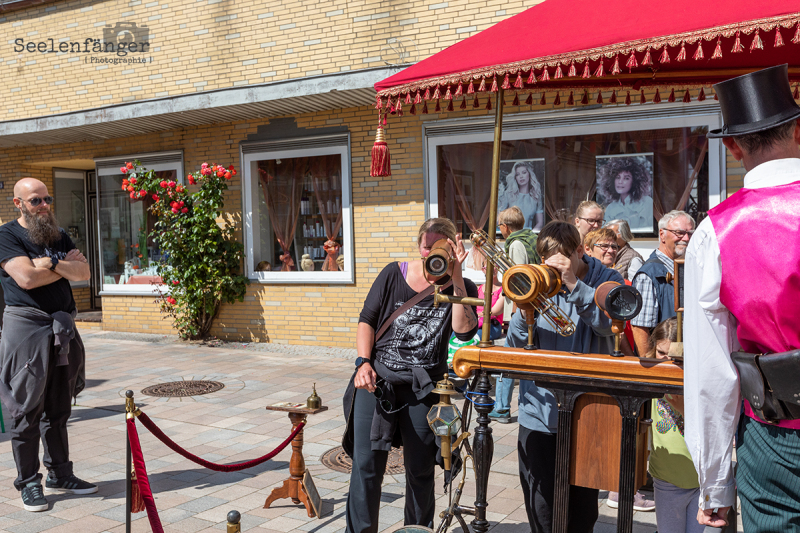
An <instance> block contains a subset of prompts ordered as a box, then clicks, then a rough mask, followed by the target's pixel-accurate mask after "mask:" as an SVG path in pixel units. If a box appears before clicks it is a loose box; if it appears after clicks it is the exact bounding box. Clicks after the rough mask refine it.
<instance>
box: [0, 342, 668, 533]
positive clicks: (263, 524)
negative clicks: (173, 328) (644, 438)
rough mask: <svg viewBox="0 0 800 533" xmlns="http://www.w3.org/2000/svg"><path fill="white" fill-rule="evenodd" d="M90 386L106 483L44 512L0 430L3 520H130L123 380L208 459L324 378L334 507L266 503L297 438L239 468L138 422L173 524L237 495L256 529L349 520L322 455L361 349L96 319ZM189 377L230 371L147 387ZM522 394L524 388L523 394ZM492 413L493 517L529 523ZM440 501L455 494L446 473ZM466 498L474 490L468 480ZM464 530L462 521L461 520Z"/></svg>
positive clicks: (241, 443) (84, 528)
mask: <svg viewBox="0 0 800 533" xmlns="http://www.w3.org/2000/svg"><path fill="white" fill-rule="evenodd" d="M83 337H84V342H85V344H86V350H87V365H86V366H87V372H86V377H87V388H86V390H85V391H84V392H83V393H82V394H81V395H80V396H79V397H78V402H77V406H75V407H74V408H73V414H72V418H71V419H70V424H69V435H70V449H71V458H72V460H73V461H74V463H75V473H76V474H77V475H78V476H79V477H81V478H84V479H87V480H90V481H92V482H95V483H97V484H98V486H99V492H98V493H97V494H93V495H89V496H48V500H49V502H50V508H49V510H48V511H46V512H42V513H29V512H26V511H25V510H23V509H22V501H21V499H20V497H19V493H18V492H17V491H16V490H15V489H14V487H13V485H12V481H13V479H14V478H15V477H16V469H15V466H14V460H13V457H12V454H11V444H10V438H9V434H8V433H5V434H2V435H0V530H2V531H9V532H12V533H37V532H41V531H47V532H52V533H55V532H81V533H95V532H105V531H108V532H124V529H125V525H124V520H125V516H124V503H125V494H124V481H123V480H124V469H125V425H124V416H123V414H122V413H123V411H124V393H125V391H126V390H127V389H132V390H134V391H135V392H136V400H137V404H138V405H139V406H140V407H141V408H142V409H143V410H144V411H145V412H147V414H148V415H149V416H150V417H151V418H152V419H153V420H154V421H155V422H156V423H157V424H158V425H159V426H160V427H161V428H162V429H163V430H164V432H165V433H166V434H167V435H169V436H170V437H171V438H172V439H173V440H175V441H176V442H177V443H179V444H180V445H181V446H183V447H184V448H186V449H187V450H189V451H190V452H192V453H194V454H196V455H200V456H202V457H204V458H206V459H208V460H210V461H214V462H219V463H233V462H240V461H245V460H249V459H252V458H255V457H259V456H261V455H263V454H265V453H267V452H268V451H269V450H272V449H273V448H274V447H275V446H277V445H278V444H279V443H280V442H281V441H283V440H284V439H285V438H286V437H287V436H288V435H289V432H290V431H291V425H290V422H289V420H288V417H287V416H286V414H285V413H280V412H272V411H266V410H265V409H264V407H265V406H266V405H270V404H274V403H276V402H282V401H287V402H303V401H305V399H306V397H307V396H308V395H309V393H310V391H311V386H312V384H313V383H316V388H317V391H318V393H319V395H320V396H321V397H322V399H323V402H324V403H325V404H326V405H328V406H329V407H330V409H329V410H328V411H326V412H323V413H320V414H318V415H314V416H312V417H309V421H308V426H307V428H306V430H305V446H304V452H305V459H306V465H307V467H308V468H309V470H310V471H311V473H312V475H313V477H314V480H315V483H316V486H317V488H318V489H319V492H320V495H321V496H322V498H323V500H324V505H325V511H326V513H327V514H326V515H325V516H324V517H323V518H321V519H317V518H313V519H311V518H309V517H308V516H307V514H306V512H305V510H304V509H303V508H302V507H301V506H297V505H293V504H292V503H291V502H290V501H289V500H278V501H276V502H275V503H273V505H272V506H271V508H270V509H263V508H262V507H263V505H264V500H265V499H266V497H267V496H268V495H269V494H270V492H271V491H272V489H273V488H275V487H277V486H280V485H281V484H282V482H283V480H284V479H286V478H287V477H288V475H289V473H288V467H289V458H290V455H291V450H290V448H287V450H284V451H283V452H282V453H280V454H279V455H278V456H276V457H275V458H274V459H273V460H271V461H268V462H267V463H265V464H263V465H261V466H259V467H256V468H253V469H250V470H247V471H244V472H238V473H216V472H213V471H210V470H206V469H203V468H201V467H199V466H197V465H195V464H194V463H191V462H189V461H188V460H185V459H183V458H182V457H180V456H179V455H177V454H175V453H173V452H172V451H171V450H169V449H168V448H167V447H165V446H164V445H163V444H161V443H160V442H159V441H158V440H156V439H155V438H154V437H153V436H152V435H150V434H149V432H147V430H146V429H145V428H144V427H143V426H142V425H141V424H138V428H139V436H140V439H141V442H142V447H143V452H144V457H145V461H146V463H147V469H148V473H149V475H150V481H151V486H152V489H153V491H154V493H155V495H156V505H157V506H158V509H159V513H160V516H161V521H162V523H163V524H164V526H165V530H166V531H169V532H176V533H177V532H180V533H192V532H197V531H209V532H210V531H224V529H225V516H226V514H227V513H228V511H230V510H233V509H236V510H238V511H239V512H241V514H242V529H243V531H244V532H246V533H256V532H261V533H263V532H289V531H307V532H312V533H337V532H341V531H343V529H344V506H345V501H346V498H347V490H348V482H349V475H348V474H342V473H339V472H334V471H332V470H330V469H328V468H327V467H325V466H324V465H322V464H321V463H320V457H321V456H322V455H323V454H324V453H325V452H326V451H328V450H330V449H331V448H334V447H336V446H338V445H339V444H340V442H341V434H342V431H343V429H344V419H343V416H342V407H341V404H342V401H341V400H342V394H343V393H344V389H345V386H346V384H347V381H348V379H349V377H350V375H351V373H352V368H353V362H352V359H354V358H355V350H347V349H341V348H325V347H298V346H284V345H275V344H242V343H224V344H221V345H220V346H215V347H210V346H203V345H187V344H184V343H181V342H178V341H177V340H176V339H175V338H174V337H165V336H157V335H133V334H124V333H116V332H107V331H99V330H92V331H87V332H86V333H85V334H84V336H83ZM182 379H210V380H215V381H220V382H222V383H224V385H225V388H224V389H222V390H221V391H219V392H215V393H213V394H208V395H204V396H196V397H191V398H182V399H181V398H172V399H166V398H156V397H149V396H145V395H143V394H142V393H141V392H140V391H141V390H142V389H144V388H145V387H147V386H150V385H154V384H158V383H163V382H168V381H177V380H182ZM514 404H516V401H515V402H514ZM512 420H514V422H515V423H512V424H506V425H498V424H492V428H493V430H494V438H495V451H494V463H493V466H492V471H491V476H490V478H489V497H490V499H489V513H488V515H489V516H488V518H489V520H490V522H491V525H492V528H493V529H492V531H495V532H497V533H517V532H519V533H526V532H528V531H530V528H529V527H528V524H527V520H526V516H525V508H524V506H523V504H522V492H521V490H520V487H519V477H518V470H517V455H516V434H517V424H516V417H514V418H513V419H512ZM439 478H440V479H439V480H437V489H436V490H437V511H439V510H441V509H443V508H444V505H445V503H446V501H447V496H446V495H444V494H443V493H442V484H441V474H440V476H439ZM404 487H405V483H404V476H403V475H396V476H386V481H385V485H384V492H383V498H382V500H383V507H382V509H381V514H380V529H381V530H382V531H392V530H394V529H397V528H399V527H401V526H402V519H403V506H404V495H403V493H404ZM600 495H601V499H600V500H599V501H598V505H599V506H600V515H601V516H600V521H599V522H598V524H597V526H596V527H595V531H596V532H603V533H606V532H609V533H610V532H613V531H616V525H615V523H616V520H615V516H616V511H615V510H612V509H609V508H608V506H606V505H605V502H604V498H605V496H606V493H603V492H601V493H600ZM462 501H463V502H465V503H469V504H471V502H472V501H474V483H470V482H468V484H467V489H466V491H465V495H464V497H463V499H462ZM634 518H635V521H636V526H635V527H634V531H635V532H636V533H645V532H646V533H652V532H653V531H655V516H654V514H653V513H636V515H635V517H634ZM133 531H137V532H144V531H150V527H149V523H148V522H147V518H146V516H145V514H144V513H139V514H136V515H134V522H133ZM453 531H455V532H458V531H460V528H455V529H453Z"/></svg>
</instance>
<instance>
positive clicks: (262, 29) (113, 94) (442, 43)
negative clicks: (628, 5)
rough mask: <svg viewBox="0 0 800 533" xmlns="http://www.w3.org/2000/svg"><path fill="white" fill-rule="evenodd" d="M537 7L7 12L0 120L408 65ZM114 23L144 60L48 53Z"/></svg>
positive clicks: (212, 6)
mask: <svg viewBox="0 0 800 533" xmlns="http://www.w3.org/2000/svg"><path fill="white" fill-rule="evenodd" d="M536 3H538V2H536V1H534V2H522V1H519V0H517V1H510V2H509V1H503V0H487V1H485V2H481V3H480V4H475V3H474V2H469V0H446V1H439V0H431V1H421V0H416V1H409V2H363V1H357V2H353V1H348V0H328V1H322V2H317V1H315V0H301V1H292V2H282V1H278V0H268V1H265V2H257V1H255V0H243V1H241V2H228V1H223V0H200V1H198V0H152V1H148V0H126V1H123V0H107V1H104V2H88V1H87V0H69V1H64V2H57V3H52V4H47V5H45V6H40V7H35V8H29V9H25V10H20V11H14V12H11V13H9V14H7V15H5V16H0V35H3V36H4V38H3V42H2V44H0V64H2V65H4V67H5V71H6V76H5V83H3V85H2V87H0V101H2V102H3V105H2V107H0V121H4V120H14V119H21V118H26V117H34V116H43V115H49V114H53V113H64V112H68V111H76V110H81V109H87V108H93V107H97V106H101V105H109V104H116V103H121V102H130V101H134V100H143V99H148V98H156V97H165V96H174V95H179V94H186V93H193V92H197V91H208V90H212V89H219V88H226V87H235V86H240V85H252V84H258V83H265V82H272V81H279V80H286V79H296V78H303V77H307V76H314V75H319V74H330V73H337V72H345V71H350V70H358V69H364V68H370V67H383V66H385V64H386V63H385V61H386V62H389V63H391V64H398V63H407V62H415V61H418V60H420V59H424V58H425V57H428V56H430V55H432V54H433V53H435V52H438V51H439V50H442V49H444V48H446V47H448V46H450V45H452V44H454V43H456V42H458V41H460V40H461V39H464V38H466V37H469V36H470V35H473V34H474V33H476V32H478V31H480V30H483V29H485V28H487V27H489V26H491V25H493V24H495V23H497V22H500V21H501V20H503V19H505V18H507V17H509V16H512V15H515V14H517V13H519V12H521V11H522V10H524V9H526V8H528V7H531V6H532V5H534V4H536ZM116 23H126V24H128V23H136V24H137V25H138V26H140V27H141V26H146V27H147V28H148V33H149V34H150V35H151V37H150V39H149V42H150V50H149V51H148V52H147V53H145V54H140V53H135V54H129V55H128V56H126V57H137V56H141V57H145V58H148V59H150V58H151V59H152V62H148V63H145V64H133V65H123V64H119V65H109V64H96V63H92V62H91V61H92V58H93V57H94V58H100V57H102V58H106V57H109V58H113V57H116V56H114V54H98V53H70V52H67V53H61V52H58V51H57V50H58V47H59V45H60V43H61V42H62V41H63V42H67V43H71V42H78V43H84V42H85V40H86V39H87V38H88V39H102V36H103V30H104V27H105V26H106V25H111V26H114V25H115V24H116ZM16 39H23V46H26V45H27V43H29V42H33V43H34V44H36V43H39V42H44V43H45V46H44V49H45V50H49V49H50V48H51V42H50V39H52V40H53V41H52V48H53V49H54V50H56V52H55V53H41V52H39V51H35V52H28V51H27V49H24V50H23V51H15V50H19V49H20V47H19V45H18V44H17V43H15V40H16ZM401 47H402V48H404V49H405V50H408V51H409V52H410V55H409V56H408V57H406V58H405V59H401V58H400V56H399V55H398V53H397V52H396V50H400V49H401ZM66 49H67V50H71V49H72V48H71V45H70V44H68V45H67V46H66ZM79 49H80V50H83V49H84V48H83V47H79ZM90 50H91V47H90Z"/></svg>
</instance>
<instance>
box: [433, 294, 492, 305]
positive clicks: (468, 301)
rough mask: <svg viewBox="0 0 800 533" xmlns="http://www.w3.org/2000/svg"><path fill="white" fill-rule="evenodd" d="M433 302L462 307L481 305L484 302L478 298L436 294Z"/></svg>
mask: <svg viewBox="0 0 800 533" xmlns="http://www.w3.org/2000/svg"><path fill="white" fill-rule="evenodd" d="M434 298H435V302H436V303H437V304H448V303H449V304H462V305H483V304H484V301H483V300H481V299H480V298H472V297H471V296H450V295H449V294H442V293H438V294H436V296H435V297H434Z"/></svg>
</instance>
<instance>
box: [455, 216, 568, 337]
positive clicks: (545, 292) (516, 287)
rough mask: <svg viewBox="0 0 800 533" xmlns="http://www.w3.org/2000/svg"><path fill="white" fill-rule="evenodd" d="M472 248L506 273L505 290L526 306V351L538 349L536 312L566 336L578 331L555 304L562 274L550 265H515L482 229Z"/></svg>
mask: <svg viewBox="0 0 800 533" xmlns="http://www.w3.org/2000/svg"><path fill="white" fill-rule="evenodd" d="M470 240H471V241H472V245H473V247H474V248H475V249H476V250H477V251H478V252H479V253H480V254H481V255H483V256H484V257H485V258H486V259H487V260H488V261H490V262H491V263H492V264H493V265H494V266H495V268H497V271H498V272H499V273H501V274H502V276H503V293H504V294H505V295H506V296H507V297H508V299H509V300H511V301H512V302H514V303H515V304H516V305H517V307H518V308H520V309H524V310H525V311H526V313H525V322H526V323H527V324H528V344H527V346H525V348H526V349H527V350H533V349H535V346H534V344H533V330H534V326H535V324H536V314H537V313H538V314H541V315H542V316H543V317H544V318H545V320H547V321H548V322H549V323H550V325H551V326H553V329H555V331H557V332H558V334H559V335H561V336H563V337H568V336H570V335H572V334H573V333H575V324H574V323H573V322H572V320H571V319H570V318H569V316H567V315H566V314H565V313H564V311H562V310H561V309H559V307H558V306H557V305H556V304H555V303H553V301H552V300H551V298H553V297H554V296H555V295H556V294H558V291H560V290H561V274H560V273H559V272H558V270H556V269H554V268H552V267H549V266H547V265H516V264H514V262H513V261H512V260H511V259H510V258H509V257H508V256H507V255H506V253H505V252H504V251H503V250H502V248H500V247H499V246H498V245H497V244H496V243H490V242H489V236H488V235H487V234H486V232H485V231H482V230H479V231H476V232H475V233H473V234H472V236H471V237H470Z"/></svg>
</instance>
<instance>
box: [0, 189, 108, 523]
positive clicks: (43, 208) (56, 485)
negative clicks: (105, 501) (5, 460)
mask: <svg viewBox="0 0 800 533" xmlns="http://www.w3.org/2000/svg"><path fill="white" fill-rule="evenodd" d="M52 204H53V197H52V196H50V195H49V194H48V192H47V186H46V185H45V184H44V183H42V182H41V181H39V180H37V179H33V178H23V179H21V180H20V181H18V182H17V184H16V185H15V186H14V206H15V207H16V208H17V209H18V210H19V212H20V217H19V218H17V219H16V220H12V221H11V222H8V223H6V224H3V226H0V279H2V282H3V289H4V292H5V302H6V308H5V312H4V313H3V335H2V340H0V398H1V399H2V400H3V404H4V405H5V406H6V408H7V409H8V411H9V412H10V414H11V418H12V419H11V423H10V426H11V448H12V451H13V453H14V462H15V463H16V465H17V479H16V480H15V481H14V487H16V489H17V490H19V491H20V492H21V493H22V503H23V507H24V508H25V509H26V510H27V511H45V510H47V508H48V503H47V499H46V498H45V497H44V493H43V490H42V474H40V473H39V439H40V438H41V440H42V444H43V447H44V465H45V467H46V468H47V470H48V476H47V481H46V483H45V489H46V490H47V492H48V493H49V492H67V493H72V494H91V493H94V492H97V487H96V486H95V485H92V484H91V483H87V482H86V481H83V480H81V479H79V478H77V477H76V476H75V475H74V474H73V473H72V462H71V461H70V460H69V446H68V442H67V420H68V419H69V415H70V412H71V403H72V401H71V400H72V398H73V397H74V396H77V395H78V393H80V391H81V390H83V386H84V361H85V354H84V348H83V342H82V341H81V338H80V335H79V334H78V332H77V330H76V328H75V323H74V318H75V315H76V313H77V311H76V308H75V300H74V299H73V297H72V289H71V287H70V284H69V282H70V281H83V280H88V279H89V276H90V271H89V264H88V262H87V261H86V258H85V257H84V256H83V254H81V252H80V251H79V250H78V249H77V248H75V244H73V242H72V240H71V239H70V238H69V236H68V235H67V233H66V232H65V231H64V230H63V229H61V228H59V227H58V224H57V222H56V218H55V216H54V215H53V212H52V211H51V208H52Z"/></svg>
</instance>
